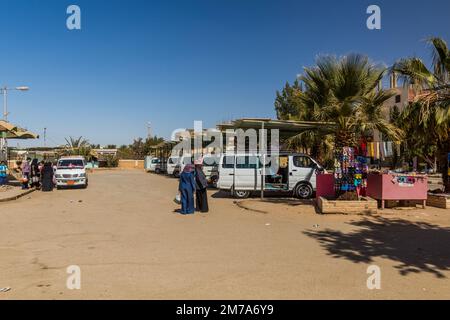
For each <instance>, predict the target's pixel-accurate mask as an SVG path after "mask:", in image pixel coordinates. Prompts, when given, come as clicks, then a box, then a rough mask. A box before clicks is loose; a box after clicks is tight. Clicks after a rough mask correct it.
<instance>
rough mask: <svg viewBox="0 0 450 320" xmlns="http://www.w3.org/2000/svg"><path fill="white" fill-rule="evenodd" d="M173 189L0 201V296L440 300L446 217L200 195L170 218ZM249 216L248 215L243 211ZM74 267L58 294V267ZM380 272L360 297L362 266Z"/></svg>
mask: <svg viewBox="0 0 450 320" xmlns="http://www.w3.org/2000/svg"><path fill="white" fill-rule="evenodd" d="M176 187H177V181H176V180H174V179H171V178H168V177H165V176H158V175H152V174H146V173H143V172H140V171H105V172H96V173H93V174H91V175H90V186H89V188H88V189H87V190H59V191H54V192H52V193H41V192H34V193H32V194H31V195H29V196H26V197H24V198H22V199H20V200H18V201H15V202H10V203H1V204H0V270H1V272H0V288H2V287H10V288H11V290H10V291H9V292H6V293H0V299H18V298H25V299H88V298H89V299H169V298H170V299H319V298H320V299H350V298H352V299H359V298H360V299H381V298H387V299H395V298H400V299H401V298H414V299H449V298H450V281H449V279H448V278H449V277H450V245H449V244H450V228H449V227H450V213H448V211H445V210H439V209H434V210H422V209H418V210H413V211H399V212H389V211H387V212H386V213H385V214H384V215H383V216H378V217H371V218H364V217H360V216H337V215H334V216H320V215H317V214H315V212H314V209H313V207H311V206H309V205H307V204H305V203H301V202H298V201H288V202H287V204H286V203H279V202H282V201H281V200H280V199H277V198H275V199H270V200H269V201H268V202H264V203H260V202H259V201H258V200H257V199H254V200H249V201H246V202H243V203H241V206H237V205H236V204H234V203H233V199H229V198H224V197H223V196H222V195H221V194H216V192H215V191H210V192H209V195H210V208H211V212H210V213H209V214H196V215H193V216H182V215H179V214H177V213H176V212H174V210H175V209H177V205H176V204H175V203H173V198H174V195H175V192H176ZM249 209H250V210H249ZM70 265H77V266H79V267H80V268H81V289H80V290H69V289H67V287H66V280H67V277H68V276H69V275H68V274H67V272H66V269H67V267H68V266H70ZM370 265H377V266H379V267H380V268H381V269H380V270H381V290H368V288H367V285H366V281H367V278H368V277H369V275H368V274H367V268H368V267H369V266H370Z"/></svg>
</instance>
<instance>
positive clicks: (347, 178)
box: [334, 147, 369, 195]
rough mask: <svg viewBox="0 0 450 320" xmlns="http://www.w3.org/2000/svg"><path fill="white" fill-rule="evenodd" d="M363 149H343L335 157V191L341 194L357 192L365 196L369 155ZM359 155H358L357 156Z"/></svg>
mask: <svg viewBox="0 0 450 320" xmlns="http://www.w3.org/2000/svg"><path fill="white" fill-rule="evenodd" d="M362 151H363V150H362V148H359V149H355V148H351V147H344V148H342V151H341V152H339V151H338V152H337V153H336V155H335V168H334V172H335V191H336V194H340V193H343V192H348V191H356V192H357V194H358V195H362V194H365V190H366V188H367V173H368V170H369V168H368V165H367V158H366V156H367V154H366V153H363V152H362ZM356 153H358V154H356Z"/></svg>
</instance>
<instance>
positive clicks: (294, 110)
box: [275, 80, 302, 120]
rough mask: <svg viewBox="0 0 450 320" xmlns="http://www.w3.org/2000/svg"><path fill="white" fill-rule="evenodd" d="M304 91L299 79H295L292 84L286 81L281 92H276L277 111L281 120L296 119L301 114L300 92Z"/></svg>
mask: <svg viewBox="0 0 450 320" xmlns="http://www.w3.org/2000/svg"><path fill="white" fill-rule="evenodd" d="M301 92H302V88H301V85H300V83H299V81H298V80H295V82H294V84H293V85H292V86H291V85H290V84H289V82H286V85H285V86H284V88H283V90H282V91H281V92H279V91H277V92H276V98H275V111H276V112H277V117H278V119H280V120H290V119H295V118H298V117H299V116H300V113H301V109H300V94H301Z"/></svg>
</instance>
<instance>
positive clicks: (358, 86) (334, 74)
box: [300, 54, 402, 148]
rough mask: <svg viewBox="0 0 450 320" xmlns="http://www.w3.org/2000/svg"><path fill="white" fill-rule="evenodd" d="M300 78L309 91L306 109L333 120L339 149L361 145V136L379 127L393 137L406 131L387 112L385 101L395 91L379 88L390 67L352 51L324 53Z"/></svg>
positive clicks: (311, 116)
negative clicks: (359, 143) (334, 54)
mask: <svg viewBox="0 0 450 320" xmlns="http://www.w3.org/2000/svg"><path fill="white" fill-rule="evenodd" d="M304 71H305V74H304V75H303V76H301V77H300V79H301V81H302V82H303V84H304V88H305V90H304V91H303V92H302V93H301V97H300V99H301V104H302V108H304V109H305V110H308V113H307V117H308V118H309V119H311V120H315V121H323V122H333V123H334V124H335V126H334V128H333V129H332V134H333V136H334V143H335V148H340V147H344V146H350V147H352V146H357V141H358V139H359V138H360V137H363V136H367V135H370V134H371V133H372V132H373V131H374V130H378V131H380V132H381V133H383V134H384V135H385V136H387V137H388V138H390V139H392V140H395V141H397V140H399V139H400V138H401V136H402V131H401V130H400V129H398V128H397V127H396V126H395V125H394V124H391V123H390V122H389V120H388V119H386V116H385V115H384V114H383V111H382V110H383V104H384V103H385V102H386V101H387V100H388V99H390V98H391V97H392V96H393V95H394V93H393V92H391V91H389V90H383V89H378V87H379V83H380V81H381V79H382V78H383V76H384V75H385V73H386V71H387V70H386V68H383V67H380V66H377V65H375V64H373V63H372V62H371V61H370V60H369V58H368V57H366V56H363V55H359V54H351V55H348V56H345V57H342V58H336V57H334V56H321V57H319V58H318V59H317V65H316V66H315V67H312V68H305V70H304Z"/></svg>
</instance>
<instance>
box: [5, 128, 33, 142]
mask: <svg viewBox="0 0 450 320" xmlns="http://www.w3.org/2000/svg"><path fill="white" fill-rule="evenodd" d="M6 139H21V140H26V139H39V135H37V134H35V133H33V132H30V131H27V130H20V129H19V130H17V131H8V132H6Z"/></svg>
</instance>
